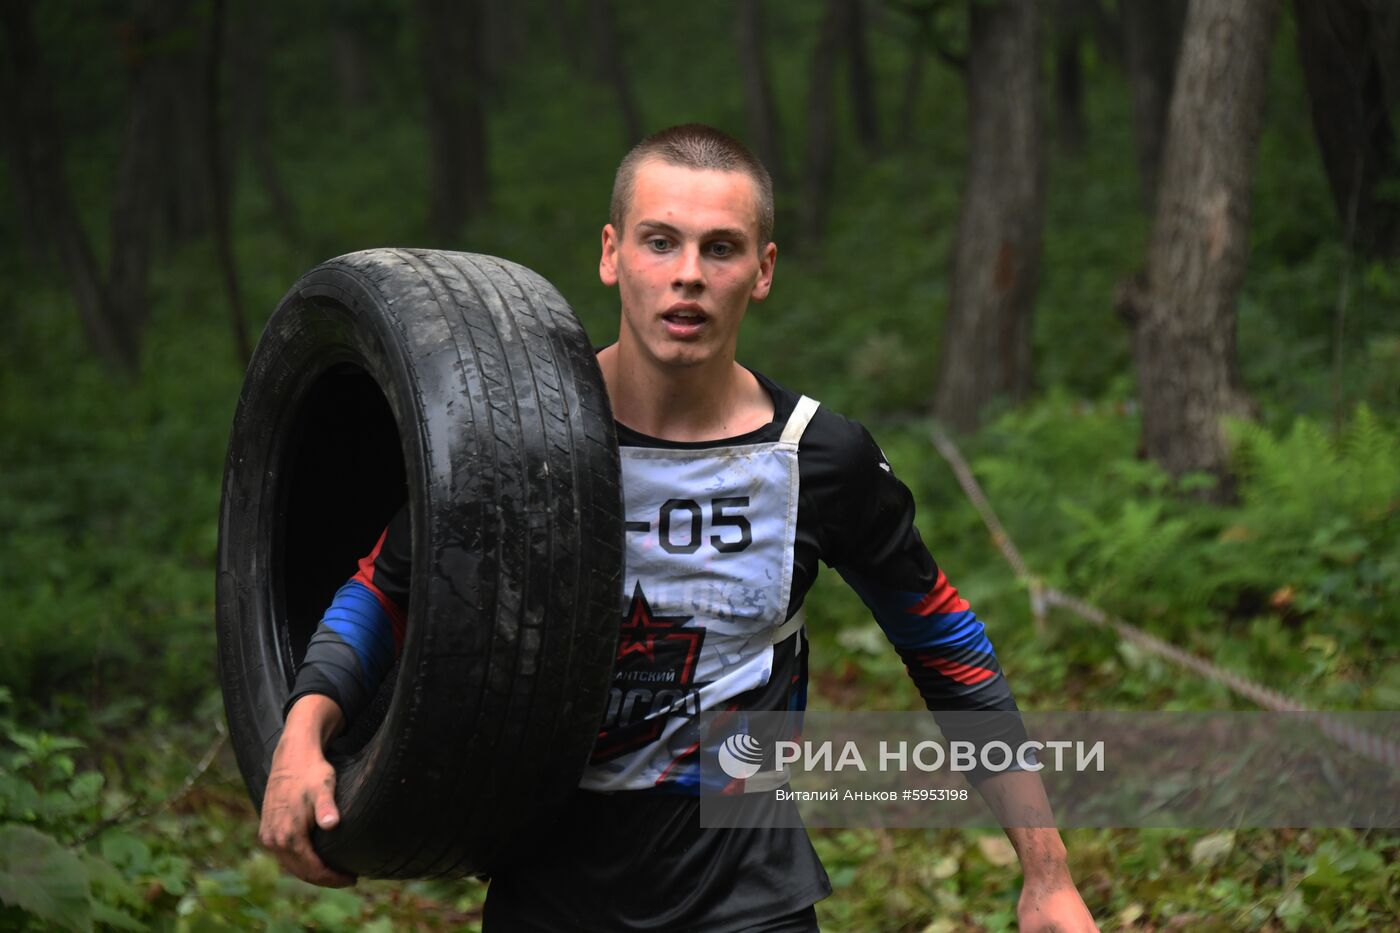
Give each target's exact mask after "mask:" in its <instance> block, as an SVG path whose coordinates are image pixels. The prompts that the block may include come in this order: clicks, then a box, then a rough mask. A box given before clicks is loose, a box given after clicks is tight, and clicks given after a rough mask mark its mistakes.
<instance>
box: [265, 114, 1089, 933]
mask: <svg viewBox="0 0 1400 933" xmlns="http://www.w3.org/2000/svg"><path fill="white" fill-rule="evenodd" d="M610 213H611V216H610V222H609V223H608V224H607V225H606V226H604V228H603V234H602V258H601V260H600V262H599V275H600V277H601V278H602V280H603V282H604V283H605V284H607V285H609V286H616V287H617V289H618V291H619V294H620V298H621V306H622V314H621V323H620V327H619V332H618V339H617V342H616V343H615V344H613V345H611V346H609V347H607V348H605V349H603V350H602V351H600V352H599V353H598V363H599V365H600V367H601V368H602V371H603V377H604V380H605V382H606V384H607V388H608V394H609V397H610V399H611V402H612V407H613V413H614V416H615V418H616V420H617V428H618V436H619V441H620V443H621V447H622V463H623V487H624V496H625V509H626V518H627V552H626V573H625V586H626V589H627V592H626V594H625V595H626V596H627V597H629V607H628V611H627V613H626V615H625V617H624V618H623V619H622V638H621V641H620V643H619V649H618V658H617V666H616V671H615V675H614V676H615V682H616V684H617V685H618V688H619V689H618V690H616V691H614V692H615V694H616V695H617V696H618V697H619V698H620V697H621V696H622V695H624V694H626V695H628V696H630V697H633V702H630V703H625V704H624V703H618V704H615V705H614V707H612V708H610V709H609V711H608V715H607V718H606V720H605V722H604V726H603V729H602V731H601V733H600V735H599V738H598V742H597V744H596V745H595V748H594V756H593V760H592V763H591V764H590V767H589V769H588V771H587V772H586V774H585V776H584V779H583V781H582V782H581V786H580V791H579V793H578V794H577V795H576V799H575V802H574V804H573V806H572V807H571V809H570V812H569V813H568V815H567V816H566V817H564V818H563V819H562V821H561V825H560V826H559V829H558V833H557V837H556V839H555V841H554V843H553V844H552V845H551V847H550V851H549V852H547V853H545V854H543V855H542V856H541V857H540V858H539V859H537V860H535V861H533V862H532V863H531V864H530V865H529V866H528V869H522V870H516V871H512V872H509V873H507V874H503V875H498V876H497V877H495V878H494V879H493V880H492V883H491V886H490V889H489V892H488V896H487V903H486V915H485V922H486V927H487V929H488V930H495V929H499V930H506V931H513V930H561V931H562V930H569V931H576V930H606V931H619V930H622V931H642V930H656V931H662V930H664V931H681V930H685V931H690V930H696V931H699V930H704V931H738V930H745V931H768V933H779V931H806V930H814V929H816V915H815V912H814V909H813V906H812V905H813V904H814V903H815V902H816V901H817V900H820V899H821V898H822V897H825V896H826V895H827V894H829V893H830V891H831V887H830V884H829V882H828V881H827V877H826V873H825V871H824V870H823V869H822V867H821V863H820V862H819V861H818V859H817V857H816V853H815V852H814V850H813V849H812V846H811V843H810V842H809V841H808V839H807V837H806V833H805V832H804V831H803V830H801V829H792V830H784V829H701V828H700V827H699V798H698V767H699V765H698V759H697V756H696V754H695V748H694V747H693V746H688V745H686V744H685V741H686V740H682V739H680V738H679V737H678V736H679V734H680V729H681V727H682V725H683V720H685V718H686V716H685V714H684V713H683V712H682V709H684V708H685V707H689V708H691V709H692V710H693V709H695V708H697V707H698V708H699V709H702V710H709V709H738V710H785V709H800V708H802V707H803V706H804V705H805V700H806V679H807V654H806V652H805V650H804V648H805V644H806V636H805V633H804V632H803V630H802V622H801V619H802V617H801V615H800V609H801V606H802V603H803V600H804V598H805V596H806V594H807V591H808V589H809V588H810V587H811V585H812V583H813V581H814V580H815V578H816V574H817V562H818V560H822V561H825V562H826V563H827V564H829V565H831V566H832V567H834V568H836V569H837V571H838V572H840V573H841V574H842V576H843V577H844V578H845V579H846V581H847V582H848V583H849V584H850V585H851V586H852V587H853V588H854V589H855V590H856V591H857V593H859V594H860V596H861V597H862V599H864V601H865V602H866V604H867V605H868V606H869V607H870V609H871V611H872V612H873V613H874V615H875V617H876V619H877V620H878V621H879V622H880V624H881V625H882V627H883V628H884V629H885V631H886V633H887V634H888V635H889V637H890V640H891V641H892V642H893V643H894V645H895V648H896V650H898V652H899V653H900V655H901V657H902V658H903V659H904V661H905V663H906V666H907V667H908V669H909V672H910V674H911V676H912V677H913V679H914V681H915V683H916V685H917V686H918V688H919V690H920V693H921V694H922V695H923V697H924V699H925V702H926V704H927V705H928V706H929V708H930V709H933V710H935V711H942V710H1014V709H1015V708H1016V706H1015V702H1014V700H1013V699H1012V697H1011V693H1010V690H1009V689H1008V687H1007V685H1006V681H1005V678H1004V677H1003V676H1002V673H1001V670H1000V667H999V665H998V664H997V661H996V657H995V654H994V653H993V651H992V646H991V643H990V642H989V641H988V640H987V637H986V634H985V633H984V631H983V628H982V625H981V623H980V622H979V621H978V620H977V619H976V617H975V616H974V615H973V614H972V612H971V611H970V609H969V608H968V606H967V603H966V602H965V601H963V600H962V599H961V598H959V596H958V594H957V591H956V590H954V589H953V588H952V586H951V585H949V583H948V582H947V580H946V578H945V577H944V576H943V574H942V572H941V571H940V570H939V569H938V567H937V565H936V564H935V563H934V561H933V558H932V557H931V556H930V555H929V552H928V550H927V549H926V548H925V547H924V545H923V542H922V541H921V540H920V538H919V534H918V531H917V530H916V529H915V528H914V525H913V515H914V506H913V500H912V497H911V495H910V493H909V491H908V489H907V488H906V487H905V486H904V484H903V483H901V482H900V481H899V480H898V479H897V478H896V477H895V476H894V475H893V473H892V472H891V470H890V466H889V464H888V463H887V462H886V461H885V458H884V455H883V454H882V453H881V452H880V449H879V447H878V446H876V444H875V442H874V441H873V440H872V439H871V437H870V435H869V434H868V433H867V432H866V430H865V429H864V428H863V427H861V426H860V425H858V424H856V423H855V422H852V421H849V420H847V419H845V418H843V417H841V416H840V415H837V414H835V413H833V412H830V411H828V410H826V409H823V408H821V407H819V406H818V405H817V404H816V403H815V402H813V401H811V400H810V399H806V398H805V397H799V396H798V395H796V394H795V393H793V392H791V391H789V390H788V389H786V388H784V387H783V386H780V385H778V384H776V383H774V382H772V381H771V380H769V379H767V378H766V377H764V376H762V375H760V374H758V373H755V372H753V371H751V370H749V369H746V368H745V367H743V366H741V365H739V364H738V363H737V362H736V361H735V351H736V347H737V343H738V335H739V326H740V324H741V322H742V321H743V318H744V313H745V311H746V310H747V308H748V305H749V302H750V301H762V300H763V299H764V298H765V297H767V295H768V291H769V288H770V287H771V285H772V281H773V270H774V266H775V263H776V261H777V247H776V246H775V245H774V244H773V242H772V228H773V195H772V183H771V181H770V180H769V176H768V173H767V172H766V171H765V170H764V168H763V166H762V165H761V164H760V163H759V162H758V160H757V159H756V158H754V156H753V155H752V154H751V153H749V152H748V150H747V149H745V148H744V147H743V146H742V145H740V144H739V143H738V142H736V141H735V140H733V139H731V138H729V137H728V136H725V135H724V134H722V133H720V132H718V131H716V130H713V129H711V128H709V127H705V126H699V125H687V126H679V127H674V128H672V129H669V130H665V131H663V132H661V133H658V134H656V135H655V136H652V137H650V138H648V139H646V140H644V141H643V142H641V143H640V144H638V146H637V147H636V148H635V149H633V151H632V152H631V153H629V154H628V155H627V157H626V158H625V159H624V160H623V162H622V164H621V166H620V167H619V169H618V173H617V178H616V181H615V183H614V189H613V198H612V207H611V212H610ZM408 554H409V548H408V543H407V523H406V519H405V518H404V517H403V514H402V513H401V514H400V516H399V517H398V518H396V519H395V520H394V521H393V522H391V523H390V525H389V527H388V529H386V531H385V535H384V536H383V538H382V539H381V541H380V544H379V545H378V546H377V547H376V549H375V552H374V554H372V555H371V557H370V558H367V559H366V561H365V562H363V563H362V565H361V568H362V569H361V572H360V574H358V575H357V580H358V581H359V582H358V583H357V582H356V581H352V582H351V583H350V584H347V586H346V587H345V588H343V589H342V591H341V594H338V595H337V598H336V603H335V604H333V605H332V607H331V609H330V610H329V611H328V613H327V621H325V622H323V623H322V626H321V628H320V629H318V632H317V634H316V636H315V637H314V638H313V640H312V644H311V647H310V648H309V649H308V652H307V658H306V663H305V665H304V667H303V670H302V672H301V674H300V676H299V677H298V681H297V685H296V689H295V690H294V693H293V700H292V703H291V707H290V712H289V714H288V717H287V726H286V730H285V732H284V734H283V737H282V740H281V742H280V743H279V745H278V748H277V751H276V753H275V755H274V760H273V770H272V775H271V778H270V780H269V782H268V788H267V795H266V798H265V800H264V806H263V816H262V828H261V834H260V836H261V839H262V841H263V843H264V845H266V846H268V847H269V848H270V849H272V851H273V852H274V853H275V854H276V855H277V857H278V859H279V860H280V861H281V862H282V864H283V865H284V866H286V867H287V868H288V869H289V870H291V871H292V872H293V873H295V874H297V875H298V876H300V877H302V878H305V879H307V880H309V881H312V882H315V883H318V884H349V883H352V882H353V879H351V878H347V877H344V876H341V875H339V874H337V873H335V872H334V871H332V870H330V869H329V868H327V867H326V866H325V865H324V864H322V863H321V862H320V860H319V859H318V858H317V856H316V854H315V852H314V851H313V850H312V849H311V847H310V844H309V841H308V833H309V828H310V825H311V820H312V819H315V820H316V821H317V823H318V824H319V825H321V826H323V827H330V826H333V825H335V823H336V821H337V820H338V819H339V816H338V814H337V812H336V808H335V802H334V795H333V791H334V782H335V774H334V771H333V769H332V768H331V767H330V765H329V764H327V762H326V760H325V758H324V756H323V754H322V747H323V745H324V743H325V741H326V740H327V739H328V738H329V737H330V736H331V735H333V734H334V733H335V731H336V730H337V729H339V728H340V727H341V725H342V723H343V722H344V720H345V718H347V717H351V716H353V715H354V712H355V707H357V706H358V705H359V703H360V702H361V700H362V698H364V697H366V696H372V695H373V690H374V686H375V685H373V684H370V683H368V682H366V679H365V678H364V677H363V674H362V671H363V670H364V669H365V668H367V667H372V668H377V669H382V668H383V667H385V666H387V665H384V664H378V663H376V664H374V665H362V664H360V662H359V661H357V660H356V658H355V657H354V652H353V651H352V650H351V646H348V645H347V641H354V640H356V639H358V638H360V636H359V635H357V634H356V632H357V631H358V629H356V628H355V627H352V626H347V625H345V624H340V623H338V622H337V618H338V617H337V613H357V614H358V616H357V617H358V618H359V619H361V620H365V619H368V620H369V624H368V627H369V629H371V630H373V629H375V628H376V627H378V628H386V627H387V626H388V625H389V622H388V613H389V612H390V611H391V610H394V611H401V610H402V609H403V608H404V604H405V603H406V600H407V598H408V592H407V571H408V562H409V558H408ZM370 584H372V585H370ZM357 586H358V587H359V589H356V587H357ZM381 602H387V603H389V605H388V606H383V605H381ZM648 630H650V631H648ZM663 630H664V631H665V632H667V633H669V634H670V635H672V636H679V637H673V638H671V639H662V640H661V641H663V642H664V643H665V645H667V646H671V647H674V646H676V645H681V646H683V647H684V649H685V650H683V651H678V652H677V651H669V652H668V651H667V650H665V648H664V647H663V648H658V647H657V641H658V639H655V638H648V637H647V636H648V635H649V634H651V635H654V634H656V633H657V632H661V631H663ZM374 643H378V644H384V643H385V642H384V640H383V639H374V638H366V639H365V640H364V641H363V643H362V644H360V645H359V647H360V648H361V649H362V650H363V649H364V648H365V645H368V644H374ZM381 650H382V649H381ZM658 682H664V683H666V684H668V685H673V689H670V690H667V691H660V690H658V691H655V692H654V693H648V692H647V691H639V690H637V689H636V688H637V687H639V686H642V685H645V684H648V683H650V684H655V683H658ZM648 695H650V696H652V698H653V699H652V700H651V701H650V702H647V701H645V700H641V701H638V700H636V699H635V698H636V697H638V696H642V697H645V696H648ZM978 789H979V790H980V791H981V793H982V794H983V796H984V797H985V798H986V799H987V801H988V803H989V804H990V805H991V806H992V807H993V809H994V810H996V811H997V813H998V815H999V816H1003V822H1004V823H1011V822H1020V823H1026V822H1031V823H1032V824H1033V825H1040V826H1049V825H1051V824H1050V822H1049V806H1048V803H1047V802H1046V799H1045V794H1044V791H1043V789H1042V787H1041V784H1040V781H1039V778H1038V777H1037V776H1036V775H1034V774H1031V773H1027V772H1010V773H1003V774H999V775H995V776H990V777H987V776H978ZM1012 812H1015V813H1016V814H1017V817H1016V818H1015V819H1012V818H1011V817H1010V816H1009V814H1010V813H1012ZM1028 812H1029V813H1033V814H1039V815H1041V816H1040V818H1039V819H1031V820H1027V819H1026V818H1025V815H1026V814H1027V813H1028ZM1007 835H1008V836H1009V837H1010V838H1011V841H1012V843H1013V845H1014V846H1015V848H1016V851H1017V854H1018V855H1019V857H1020V859H1021V864H1022V867H1023V870H1024V873H1025V885H1024V887H1023V890H1022V894H1021V899H1020V904H1019V908H1018V913H1019V917H1020V921H1021V929H1022V930H1047V931H1048V930H1061V931H1083V930H1094V929H1096V927H1095V926H1094V922H1093V920H1092V918H1091V917H1090V915H1089V912H1088V911H1087V909H1086V908H1085V907H1084V904H1083V901H1082V900H1081V899H1080V897H1079V894H1078V892H1077V890H1076V889H1075V886H1074V883H1073V881H1072V880H1071V878H1070V875H1069V871H1068V869H1067V867H1066V864H1065V850H1064V846H1063V844H1062V842H1061V841H1060V837H1059V834H1058V833H1057V832H1056V831H1055V830H1054V829H1025V828H1008V829H1007Z"/></svg>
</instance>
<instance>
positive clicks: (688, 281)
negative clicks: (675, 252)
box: [674, 246, 705, 289]
mask: <svg viewBox="0 0 1400 933" xmlns="http://www.w3.org/2000/svg"><path fill="white" fill-rule="evenodd" d="M674 284H675V286H676V287H677V288H682V289H694V288H698V287H701V286H703V285H704V284H705V272H704V269H703V268H702V267H701V265H700V248H699V247H698V246H686V247H683V248H682V249H681V250H680V256H679V257H678V258H677V260H676V268H675V282H674Z"/></svg>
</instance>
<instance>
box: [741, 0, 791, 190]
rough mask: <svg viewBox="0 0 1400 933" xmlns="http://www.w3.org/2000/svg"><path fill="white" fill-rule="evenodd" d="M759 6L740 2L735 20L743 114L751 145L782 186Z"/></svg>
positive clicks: (775, 108) (779, 137)
mask: <svg viewBox="0 0 1400 933" xmlns="http://www.w3.org/2000/svg"><path fill="white" fill-rule="evenodd" d="M760 3H761V0H739V15H738V17H737V19H736V21H735V27H736V32H737V39H738V46H739V69H740V72H741V74H742V75H743V80H744V115H745V116H746V117H747V118H748V126H749V141H750V143H751V144H752V145H753V147H754V148H755V149H756V150H757V151H758V157H759V158H760V159H762V160H763V164H764V165H765V166H767V168H768V171H769V173H770V174H771V175H772V176H773V180H774V182H775V183H777V184H778V185H779V186H781V185H782V184H783V181H784V180H785V178H786V176H787V172H786V170H785V167H784V165H783V146H782V136H783V131H782V125H781V123H780V121H779V119H778V105H777V102H776V101H775V100H774V99H773V82H772V80H771V79H770V78H769V74H768V55H767V52H766V50H765V48H764V32H763V14H762V9H761V6H760Z"/></svg>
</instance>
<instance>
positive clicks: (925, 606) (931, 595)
mask: <svg viewBox="0 0 1400 933" xmlns="http://www.w3.org/2000/svg"><path fill="white" fill-rule="evenodd" d="M969 608H971V607H970V606H968V603H967V600H965V599H963V598H962V597H961V596H959V595H958V591H957V590H956V589H954V588H953V584H951V583H949V582H948V578H947V577H946V576H944V574H943V571H942V569H940V570H939V571H938V579H937V580H935V581H934V582H933V589H931V590H929V591H928V593H926V594H925V595H924V598H923V599H921V600H919V601H918V602H917V603H915V604H914V605H912V606H910V607H909V610H908V611H909V612H911V613H913V614H914V615H916V616H931V615H939V614H942V613H946V612H967V610H968V609H969Z"/></svg>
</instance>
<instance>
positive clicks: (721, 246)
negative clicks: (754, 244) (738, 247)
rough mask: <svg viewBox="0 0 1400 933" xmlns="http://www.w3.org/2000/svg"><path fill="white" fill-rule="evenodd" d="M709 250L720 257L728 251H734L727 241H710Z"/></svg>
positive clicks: (727, 253) (728, 252) (726, 254)
mask: <svg viewBox="0 0 1400 933" xmlns="http://www.w3.org/2000/svg"><path fill="white" fill-rule="evenodd" d="M710 252H711V253H713V254H714V255H716V256H720V257H723V256H728V255H729V254H730V253H732V252H734V247H733V246H731V245H730V244H728V243H711V244H710Z"/></svg>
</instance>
